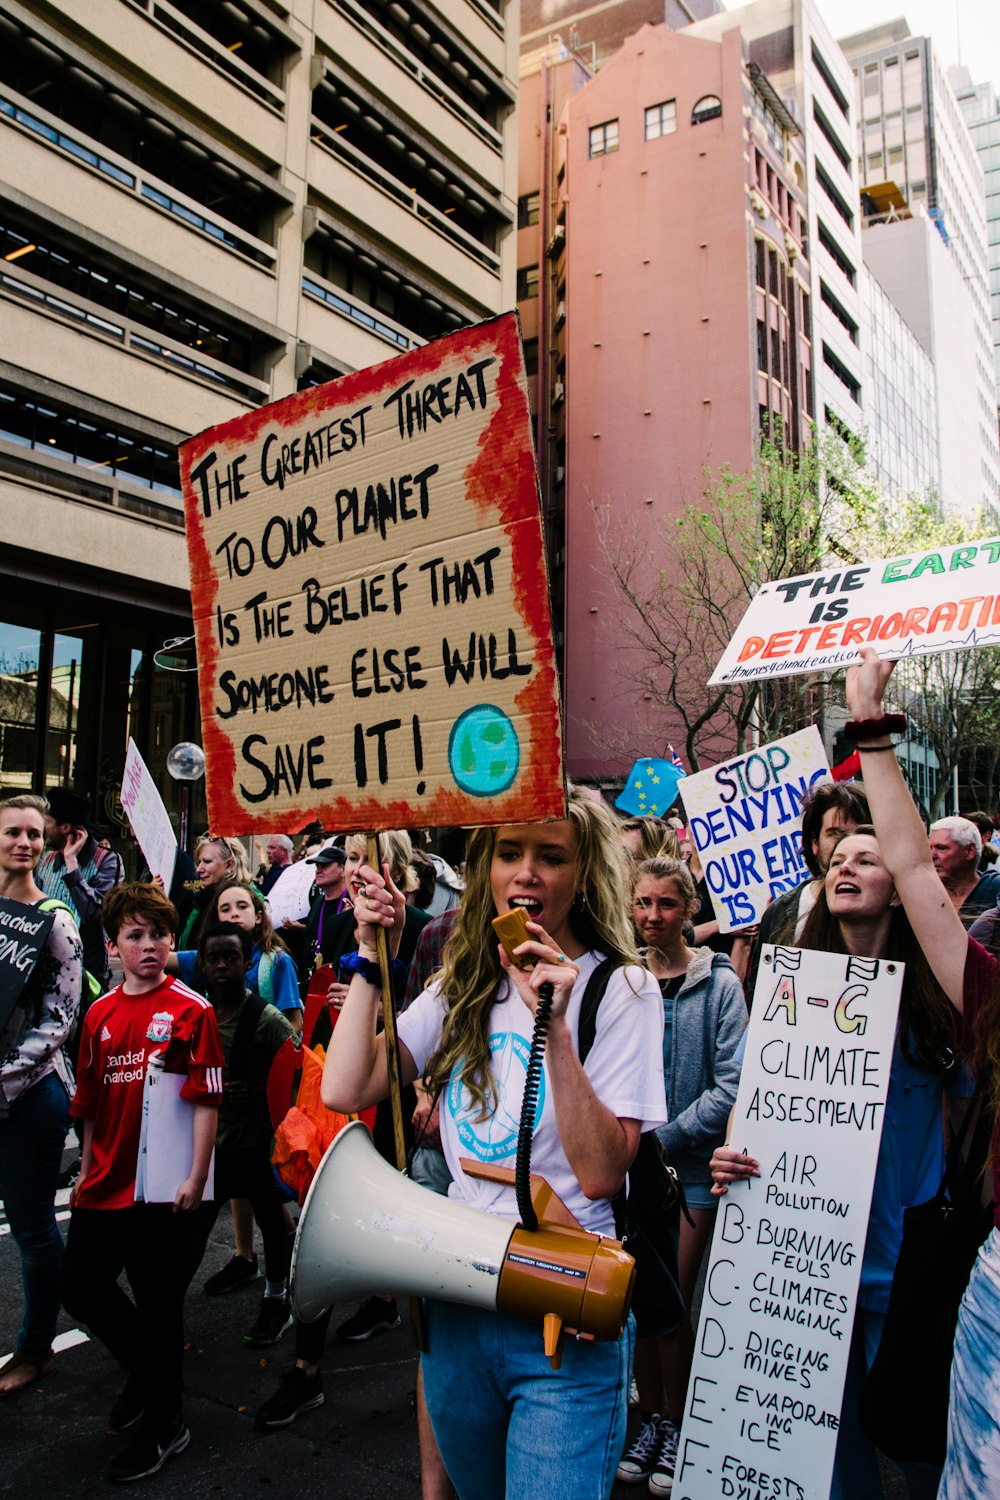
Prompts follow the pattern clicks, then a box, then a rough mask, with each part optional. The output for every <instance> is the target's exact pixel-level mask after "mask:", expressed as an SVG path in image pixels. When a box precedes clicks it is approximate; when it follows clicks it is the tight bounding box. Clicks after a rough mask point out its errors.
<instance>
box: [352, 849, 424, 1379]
mask: <svg viewBox="0 0 1000 1500" xmlns="http://www.w3.org/2000/svg"><path fill="white" fill-rule="evenodd" d="M366 841H367V846H368V863H369V865H370V866H371V868H372V869H373V870H379V871H380V870H381V868H382V867H381V864H380V863H379V848H378V835H377V834H374V833H369V834H366ZM375 954H376V957H377V959H378V967H379V973H380V975H381V976H382V1029H383V1033H384V1035H385V1062H386V1071H387V1073H388V1075H389V1105H390V1108H391V1109H392V1134H393V1142H394V1144H395V1148H396V1166H397V1167H398V1168H399V1170H400V1171H401V1172H405V1171H406V1166H407V1162H406V1134H405V1131H404V1129H403V1086H402V1084H401V1082H400V1077H399V1037H398V1036H397V1033H396V1002H395V999H394V997H393V993H392V969H391V966H390V963H389V945H388V941H387V939H386V933H385V928H384V927H379V929H378V930H377V932H376V933H375ZM410 1327H411V1328H412V1330H413V1342H414V1344H415V1345H416V1347H417V1348H418V1349H419V1350H422V1351H423V1350H426V1348H427V1340H426V1335H425V1332H424V1310H423V1305H422V1303H421V1301H420V1298H419V1297H411V1298H410Z"/></svg>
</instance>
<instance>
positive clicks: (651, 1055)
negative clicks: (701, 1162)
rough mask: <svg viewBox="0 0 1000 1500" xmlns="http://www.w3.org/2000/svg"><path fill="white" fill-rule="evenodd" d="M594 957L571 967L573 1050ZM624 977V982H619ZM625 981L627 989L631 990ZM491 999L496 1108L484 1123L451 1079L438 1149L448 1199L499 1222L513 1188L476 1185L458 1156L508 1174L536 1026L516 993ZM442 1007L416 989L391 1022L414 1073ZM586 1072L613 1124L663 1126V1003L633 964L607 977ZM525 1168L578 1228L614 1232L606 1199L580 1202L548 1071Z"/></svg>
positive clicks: (432, 1040)
mask: <svg viewBox="0 0 1000 1500" xmlns="http://www.w3.org/2000/svg"><path fill="white" fill-rule="evenodd" d="M600 958H601V955H600V954H599V953H595V952H591V953H587V954H584V956H583V957H582V958H581V959H579V960H578V964H579V969H580V977H579V979H578V980H577V982H576V984H575V985H574V986H573V993H572V995H571V996H570V1001H569V1008H568V1010H567V1013H566V1019H567V1023H568V1025H569V1028H570V1031H571V1033H572V1036H573V1041H574V1044H575V1043H576V1039H577V1030H578V1027H579V1021H580V1007H581V1005H582V1003H583V993H584V990H585V989H586V987H587V980H588V979H589V978H590V976H591V974H592V973H593V971H594V969H595V968H596V967H597V964H598V962H599V961H600ZM626 975H627V977H626ZM629 980H631V987H630V984H629ZM497 993H498V999H497V1001H496V1002H495V1003H494V1005H493V1009H492V1011H491V1013H490V1052H491V1071H492V1074H493V1077H494V1079H495V1081H496V1091H497V1105H496V1108H495V1110H494V1112H493V1114H492V1115H491V1116H490V1117H489V1118H488V1119H486V1120H478V1119H477V1118H476V1115H477V1110H476V1108H475V1105H474V1103H473V1101H472V1099H471V1096H470V1095H469V1093H468V1090H467V1089H465V1088H464V1087H463V1086H461V1085H459V1083H458V1081H457V1078H455V1077H453V1078H452V1079H451V1081H450V1082H449V1083H448V1084H447V1085H446V1087H445V1088H444V1090H443V1091H442V1094H441V1141H442V1144H443V1146H444V1154H445V1159H446V1161H447V1163H448V1167H449V1170H450V1171H451V1175H452V1179H453V1181H452V1184H451V1187H450V1188H449V1190H448V1194H449V1197H452V1198H456V1199H458V1200H460V1201H461V1202H463V1203H468V1204H470V1205H471V1206H472V1207H473V1208H480V1209H485V1210H486V1211H487V1212H488V1213H494V1214H499V1215H501V1216H502V1217H503V1218H507V1219H515V1220H516V1219H517V1218H518V1212H517V1201H516V1198H515V1195H514V1190H513V1188H507V1187H501V1186H500V1185H499V1184H497V1183H492V1182H480V1181H479V1180H478V1179H476V1178H472V1177H467V1176H466V1175H465V1173H464V1172H463V1171H462V1168H461V1165H460V1158H461V1157H463V1156H466V1157H472V1158H474V1159H475V1160H477V1161H481V1162H486V1163H490V1164H495V1165H497V1166H502V1167H513V1166H514V1163H515V1160H516V1156H517V1127H518V1122H519V1120H520V1117H521V1099H522V1096H523V1094H524V1080H525V1076H526V1072H527V1066H528V1053H529V1050H530V1047H531V1035H532V1031H533V1029H534V1019H533V1017H532V1014H531V1011H530V1010H529V1009H528V1007H527V1006H526V1005H525V1003H524V1001H523V1000H522V999H521V997H520V995H519V994H518V993H517V991H516V990H515V989H514V988H513V986H511V985H510V984H509V983H508V981H507V980H506V979H503V980H501V984H500V988H499V990H498V992H497ZM443 1018H444V1006H443V1004H442V1001H441V997H440V992H439V989H438V986H437V984H432V985H431V986H430V988H429V989H426V990H424V992H423V994H421V995H419V996H418V997H417V999H416V1000H415V1001H414V1002H413V1004H412V1005H411V1006H409V1008H408V1009H407V1010H405V1011H404V1012H403V1014H402V1015H401V1016H400V1017H399V1021H398V1028H399V1038H400V1041H401V1042H402V1043H403V1044H404V1046H405V1047H406V1048H407V1050H408V1052H409V1053H410V1054H411V1056H412V1058H413V1060H414V1062H415V1063H416V1065H417V1069H418V1072H421V1073H422V1072H423V1069H424V1067H425V1065H426V1063H427V1059H428V1058H429V1057H430V1056H431V1054H432V1053H433V1052H434V1051H435V1049H436V1047H437V1045H438V1042H439V1040H440V1036H441V1025H442V1021H443ZM584 1071H585V1072H586V1074H587V1077H588V1078H589V1079H590V1083H591V1086H592V1087H593V1090H594V1092H595V1094H596V1095H597V1097H598V1099H600V1101H601V1103H602V1104H604V1105H605V1106H606V1107H607V1108H608V1109H610V1110H611V1112H612V1114H614V1115H615V1116H616V1117H617V1118H618V1119H631V1120H640V1121H641V1122H642V1128H643V1130H653V1129H655V1127H656V1126H657V1125H662V1124H664V1123H665V1122H666V1118H667V1106H666V1098H665V1095H664V1088H663V1000H662V997H661V995H660V988H659V985H658V984H657V983H656V980H655V979H654V978H653V976H652V975H651V974H649V973H647V972H646V970H645V969H641V968H639V967H638V966H634V967H632V968H630V969H629V970H628V971H626V970H624V969H618V970H616V972H615V973H614V974H612V976H611V980H610V982H609V984H608V988H607V990H606V991H605V994H604V998H603V999H602V1001H601V1004H600V1008H599V1010H598V1012H597V1035H596V1036H595V1038H594V1045H593V1046H592V1048H591V1049H590V1052H589V1053H588V1055H587V1060H586V1062H585V1063H584ZM531 1170H532V1172H537V1173H538V1174H539V1175H540V1176H542V1177H544V1178H545V1180H546V1182H548V1184H549V1186H550V1187H552V1188H553V1189H554V1190H555V1192H556V1193H558V1195H559V1197H560V1198H561V1199H562V1201H563V1202H564V1203H565V1205H566V1207H567V1208H568V1209H569V1210H570V1212H571V1213H572V1214H574V1215H575V1216H576V1218H577V1219H578V1220H579V1221H580V1223H581V1224H582V1225H583V1227H584V1228H585V1229H590V1230H593V1231H594V1232H595V1233H598V1234H609V1233H613V1232H614V1216H613V1214H612V1211H611V1205H610V1203H609V1201H608V1200H607V1199H598V1200H595V1201H592V1200H591V1199H589V1198H587V1197H586V1196H585V1195H584V1193H583V1191H582V1189H581V1187H580V1185H579V1183H578V1182H577V1180H576V1177H575V1176H574V1174H573V1171H572V1169H571V1167H570V1165H569V1162H568V1161H567V1160H566V1154H565V1152H564V1151H563V1148H562V1145H561V1143H560V1140H559V1135H558V1132H557V1129H556V1116H555V1105H554V1103H553V1099H552V1085H551V1082H550V1080H549V1076H548V1070H547V1068H546V1067H545V1065H544V1061H543V1066H542V1075H541V1084H540V1088H539V1093H538V1110H537V1112H536V1115H535V1133H534V1136H533V1137H532V1147H531Z"/></svg>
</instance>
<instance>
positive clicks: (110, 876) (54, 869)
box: [35, 786, 125, 989]
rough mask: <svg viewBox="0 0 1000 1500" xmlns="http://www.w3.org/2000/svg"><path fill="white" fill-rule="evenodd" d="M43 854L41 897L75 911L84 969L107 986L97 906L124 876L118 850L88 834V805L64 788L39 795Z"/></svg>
mask: <svg viewBox="0 0 1000 1500" xmlns="http://www.w3.org/2000/svg"><path fill="white" fill-rule="evenodd" d="M45 796H46V798H47V800H48V804H49V812H48V815H47V817H46V819H45V846H46V853H45V854H43V855H42V858H41V860H40V861H39V864H38V869H37V871H36V875H35V878H36V880H37V882H38V884H39V885H40V886H41V888H42V890H43V891H44V892H45V894H46V896H54V897H56V899H57V900H59V901H62V902H64V903H65V904H66V905H67V906H68V907H69V908H70V910H71V911H73V912H75V913H76V919H77V924H78V926H79V928H80V938H81V941H82V942H83V962H84V967H85V968H87V969H89V971H90V973H91V974H93V975H94V977H95V978H96V979H98V980H100V983H101V988H102V989H107V987H108V984H109V982H110V979H111V970H110V966H109V963H108V950H107V945H106V943H105V941H104V927H103V924H102V922H101V905H102V902H103V901H104V898H105V896H106V895H107V894H108V892H109V891H111V890H113V889H114V887H115V886H116V885H119V884H120V883H121V881H123V880H124V878H125V869H124V866H123V864H122V859H121V855H120V854H116V853H115V852H114V850H113V849H105V848H103V847H102V845H100V844H99V843H98V842H97V839H96V838H95V837H94V832H93V825H92V823H91V821H90V817H91V815H90V803H89V801H88V799H87V798H86V797H82V796H81V795H80V794H79V792H74V791H72V790H71V789H70V788H69V787H64V786H56V787H52V788H51V789H50V790H49V791H47V792H46V793H45Z"/></svg>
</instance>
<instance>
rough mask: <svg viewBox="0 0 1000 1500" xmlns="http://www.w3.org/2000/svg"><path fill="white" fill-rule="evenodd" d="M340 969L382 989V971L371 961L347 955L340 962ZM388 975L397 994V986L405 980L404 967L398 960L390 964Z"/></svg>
mask: <svg viewBox="0 0 1000 1500" xmlns="http://www.w3.org/2000/svg"><path fill="white" fill-rule="evenodd" d="M340 967H341V969H346V970H347V971H348V973H349V974H360V975H361V977H362V979H363V980H364V981H365V982H366V984H370V985H373V986H374V988H375V989H377V990H380V989H381V988H382V970H381V969H380V968H379V966H378V964H377V963H375V962H373V960H372V959H370V958H362V956H361V954H360V953H348V954H345V956H344V957H343V958H342V959H341V960H340ZM389 975H390V978H391V980H392V986H393V989H394V990H396V991H397V993H398V990H399V986H400V985H401V984H402V983H403V981H404V980H405V978H406V967H405V965H404V964H401V963H400V961H399V959H398V958H394V959H392V961H391V962H390V964H389Z"/></svg>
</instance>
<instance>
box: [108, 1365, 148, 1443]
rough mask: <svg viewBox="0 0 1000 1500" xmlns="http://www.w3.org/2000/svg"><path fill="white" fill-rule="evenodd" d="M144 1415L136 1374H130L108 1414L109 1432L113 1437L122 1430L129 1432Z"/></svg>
mask: <svg viewBox="0 0 1000 1500" xmlns="http://www.w3.org/2000/svg"><path fill="white" fill-rule="evenodd" d="M141 1417H142V1395H141V1393H140V1391H139V1389H138V1386H137V1385H136V1380H135V1376H134V1375H130V1376H129V1378H128V1379H127V1380H126V1382H125V1384H124V1385H123V1386H122V1388H121V1390H120V1391H119V1393H118V1396H117V1398H116V1400H115V1404H114V1406H112V1408H111V1411H110V1413H109V1414H108V1432H109V1433H110V1434H111V1436H112V1437H118V1436H119V1434H120V1433H122V1432H128V1430H129V1428H130V1427H134V1426H135V1424H136V1422H138V1421H139V1420H140V1419H141Z"/></svg>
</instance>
